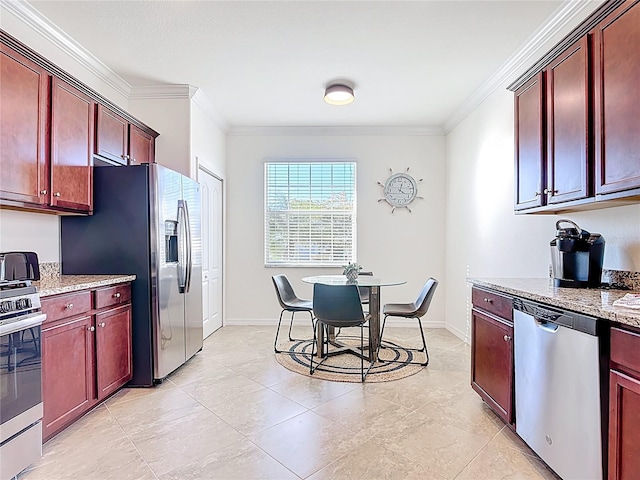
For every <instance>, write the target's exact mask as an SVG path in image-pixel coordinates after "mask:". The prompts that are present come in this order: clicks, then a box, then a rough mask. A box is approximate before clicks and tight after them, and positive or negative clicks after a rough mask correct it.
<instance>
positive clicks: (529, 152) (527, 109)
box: [514, 72, 545, 210]
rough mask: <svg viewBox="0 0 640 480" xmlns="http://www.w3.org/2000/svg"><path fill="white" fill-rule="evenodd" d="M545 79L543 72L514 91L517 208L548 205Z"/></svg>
mask: <svg viewBox="0 0 640 480" xmlns="http://www.w3.org/2000/svg"><path fill="white" fill-rule="evenodd" d="M543 80H544V77H543V73H542V72H540V73H538V74H537V75H536V76H535V77H533V78H532V79H531V80H529V81H528V82H527V83H525V84H524V85H523V86H521V87H520V88H519V89H518V90H517V91H516V92H515V184H514V191H515V209H516V210H523V209H527V208H532V207H541V206H543V205H544V204H545V197H544V195H543V189H544V186H543V185H544V183H545V182H544V181H545V178H544V168H545V167H544V166H545V156H544V128H543V118H544V102H543V92H544V82H543Z"/></svg>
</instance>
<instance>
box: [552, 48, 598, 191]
mask: <svg viewBox="0 0 640 480" xmlns="http://www.w3.org/2000/svg"><path fill="white" fill-rule="evenodd" d="M545 73H546V81H547V84H546V99H545V100H546V106H547V111H546V116H545V118H546V128H547V181H546V185H545V189H544V190H543V194H545V195H546V200H547V204H554V203H562V202H567V201H570V200H579V199H582V198H587V197H588V196H590V195H592V189H591V177H592V175H591V168H590V152H589V134H590V131H589V130H590V129H589V49H588V39H587V37H583V38H581V39H580V40H579V41H578V42H576V43H575V44H573V45H571V46H570V47H569V48H567V49H566V50H565V51H564V52H563V53H561V54H560V56H558V57H557V58H556V59H555V60H554V61H553V62H551V64H550V65H549V66H548V67H547V68H546V69H545Z"/></svg>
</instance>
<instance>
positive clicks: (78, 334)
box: [42, 315, 95, 439]
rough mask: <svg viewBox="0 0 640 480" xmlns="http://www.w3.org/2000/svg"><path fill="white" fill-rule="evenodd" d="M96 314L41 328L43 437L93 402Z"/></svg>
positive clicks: (81, 412) (71, 419) (77, 415)
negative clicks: (94, 324) (93, 328)
mask: <svg viewBox="0 0 640 480" xmlns="http://www.w3.org/2000/svg"><path fill="white" fill-rule="evenodd" d="M92 326H93V317H91V316H90V315H81V316H80V317H78V318H73V319H70V320H69V321H66V322H63V323H60V322H58V323H57V324H56V325H54V326H50V327H49V326H45V328H43V329H42V366H43V368H42V394H43V398H44V400H45V402H44V421H43V425H42V436H43V438H44V439H48V438H49V437H51V436H52V435H54V434H55V433H57V432H59V431H60V430H61V429H63V428H64V427H66V426H67V425H68V424H69V423H71V422H72V421H73V420H75V419H76V418H78V417H79V416H80V415H82V414H83V413H84V412H85V411H86V410H87V409H88V408H90V407H91V405H93V403H94V400H95V399H94V397H95V395H94V387H93V385H94V379H93V375H94V373H93V372H94V368H93V351H94V347H93V333H92V332H91V327H92Z"/></svg>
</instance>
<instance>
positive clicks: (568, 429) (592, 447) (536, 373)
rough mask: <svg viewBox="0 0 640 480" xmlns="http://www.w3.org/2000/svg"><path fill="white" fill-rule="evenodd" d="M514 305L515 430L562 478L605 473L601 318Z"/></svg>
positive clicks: (527, 304) (529, 304) (584, 479)
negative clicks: (598, 319)
mask: <svg viewBox="0 0 640 480" xmlns="http://www.w3.org/2000/svg"><path fill="white" fill-rule="evenodd" d="M513 308H514V312H513V321H514V333H513V336H514V357H515V360H514V362H515V399H516V433H517V434H518V435H519V436H520V437H521V438H522V439H523V440H524V441H525V442H526V443H527V444H528V445H529V446H530V447H531V448H532V449H533V450H534V451H535V452H536V453H537V454H538V455H539V456H540V458H542V459H543V460H544V461H545V463H546V464H547V465H549V466H550V467H551V468H552V469H553V470H554V471H555V472H556V473H557V474H558V475H560V476H561V477H562V478H563V479H564V480H574V479H575V480H578V479H579V480H587V479H602V478H604V477H603V476H604V473H605V465H604V464H603V458H606V456H604V457H603V447H606V438H604V437H603V435H602V433H603V431H605V432H606V428H604V429H603V422H606V415H607V414H606V407H607V405H603V403H604V404H606V403H607V400H606V394H605V393H606V385H604V383H606V378H607V377H606V376H605V373H604V370H602V365H603V363H604V362H602V361H601V358H604V357H602V355H605V356H606V352H604V351H603V350H605V349H607V348H608V347H607V346H606V345H607V342H605V341H603V337H604V335H605V334H606V332H605V331H604V329H603V326H602V324H601V323H599V322H598V321H597V319H595V318H593V317H587V316H585V315H581V314H578V313H574V312H567V311H563V310H560V309H556V308H553V307H548V306H546V305H540V304H537V303H533V302H529V301H526V300H522V299H519V298H516V299H514V302H513ZM603 406H604V409H603ZM603 418H604V419H603ZM604 425H606V423H604Z"/></svg>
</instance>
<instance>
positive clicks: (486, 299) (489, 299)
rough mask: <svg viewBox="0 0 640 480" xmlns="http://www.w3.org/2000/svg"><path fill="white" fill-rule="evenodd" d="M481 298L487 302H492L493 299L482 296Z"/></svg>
mask: <svg viewBox="0 0 640 480" xmlns="http://www.w3.org/2000/svg"><path fill="white" fill-rule="evenodd" d="M482 300H484V301H485V302H487V303H493V299H491V298H483V299H482Z"/></svg>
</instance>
